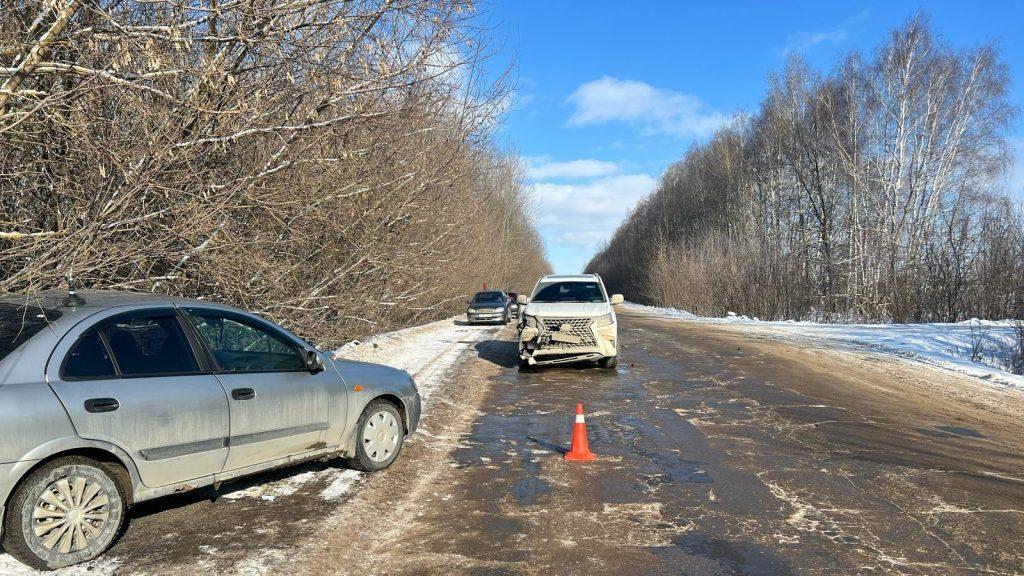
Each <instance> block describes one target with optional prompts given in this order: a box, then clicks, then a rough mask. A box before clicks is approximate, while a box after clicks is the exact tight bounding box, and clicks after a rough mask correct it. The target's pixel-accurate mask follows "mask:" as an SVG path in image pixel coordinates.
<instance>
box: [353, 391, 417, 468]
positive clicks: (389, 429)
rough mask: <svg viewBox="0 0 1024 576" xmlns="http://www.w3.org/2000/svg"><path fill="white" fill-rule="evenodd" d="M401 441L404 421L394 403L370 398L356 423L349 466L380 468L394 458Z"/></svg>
mask: <svg viewBox="0 0 1024 576" xmlns="http://www.w3.org/2000/svg"><path fill="white" fill-rule="evenodd" d="M404 441H405V425H403V424H402V416H401V415H400V414H399V413H398V409H397V408H395V405H394V404H392V403H391V402H388V401H387V400H374V401H373V402H370V403H369V404H368V405H367V406H366V409H364V410H363V415H362V416H360V417H359V422H357V423H356V454H355V456H354V457H353V458H351V459H349V461H348V463H349V466H351V467H353V468H355V469H356V470H362V471H363V472H375V471H377V470H383V469H385V468H387V467H388V466H390V465H391V463H392V462H394V461H395V458H398V453H399V452H401V451H402V444H403V443H404Z"/></svg>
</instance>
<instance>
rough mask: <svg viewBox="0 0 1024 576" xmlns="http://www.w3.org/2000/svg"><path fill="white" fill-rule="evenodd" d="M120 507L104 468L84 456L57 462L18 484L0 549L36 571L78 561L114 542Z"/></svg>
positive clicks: (121, 500) (117, 492) (114, 486)
mask: <svg viewBox="0 0 1024 576" xmlns="http://www.w3.org/2000/svg"><path fill="white" fill-rule="evenodd" d="M124 509H125V505H124V498H123V497H122V496H121V492H120V490H119V488H118V486H117V482H116V481H115V480H114V479H113V478H112V477H111V474H110V472H109V468H107V467H106V466H105V465H103V464H100V463H99V462H95V461H92V460H88V459H85V458H78V457H70V458H61V459H59V460H55V461H53V462H51V463H49V464H47V465H45V466H43V467H42V468H40V469H38V470H36V471H35V472H33V473H32V474H30V475H29V476H28V477H27V478H25V480H24V481H23V482H22V483H21V484H20V485H19V486H18V489H17V490H16V491H15V493H14V496H13V497H12V501H11V507H10V509H9V510H8V513H7V519H6V525H5V530H4V542H3V544H4V549H5V550H7V551H8V552H9V553H10V554H11V555H12V556H14V557H15V558H17V559H18V560H20V561H22V562H24V563H25V564H28V565H29V566H32V567H34V568H39V569H46V568H51V569H52V568H60V567H63V566H69V565H71V564H77V563H79V562H84V561H86V560H90V559H92V558H95V557H97V556H99V555H100V554H102V553H103V552H105V551H106V550H107V548H109V547H110V545H111V544H113V543H114V540H115V539H116V538H117V536H118V533H119V532H120V531H121V525H122V523H123V522H124Z"/></svg>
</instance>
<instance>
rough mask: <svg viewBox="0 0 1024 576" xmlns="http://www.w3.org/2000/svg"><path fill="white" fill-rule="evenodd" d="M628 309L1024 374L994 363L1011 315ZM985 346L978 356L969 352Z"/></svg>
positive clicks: (992, 373)
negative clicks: (848, 319)
mask: <svg viewBox="0 0 1024 576" xmlns="http://www.w3.org/2000/svg"><path fill="white" fill-rule="evenodd" d="M625 306H626V307H627V308H629V309H631V310H637V311H640V312H646V313H648V314H654V315H657V316H662V317H666V318H677V319H681V320H693V321H699V322H708V323H721V324H730V325H742V326H743V327H744V329H746V330H748V331H750V332H754V333H759V334H763V335H765V336H768V337H770V338H773V339H777V340H796V341H800V342H801V343H805V342H807V341H813V342H822V341H824V342H828V343H831V344H834V345H839V346H842V347H846V348H854V349H857V348H859V349H869V350H872V351H876V352H882V353H886V354H892V355H894V356H899V357H901V358H904V359H907V360H911V361H917V362H921V363H924V364H928V365H931V366H936V367H938V368H943V369H945V370H950V371H952V372H957V373H960V374H965V375H967V376H973V377H975V378H979V379H981V380H983V381H985V382H988V383H992V384H996V385H999V386H1001V387H1004V388H1010V389H1014V390H1017V391H1022V392H1024V376H1018V375H1015V374H1011V373H1010V372H1007V371H1005V370H1003V369H1001V368H1000V366H999V365H1000V363H1002V362H1004V361H1005V360H1004V358H1005V357H1006V355H1007V354H1009V353H1010V351H1011V350H1013V346H1014V343H1015V338H1016V332H1015V328H1014V326H1013V323H1012V321H1011V320H968V321H965V322H959V323H956V324H942V323H932V324H821V323H816V322H795V321H785V322H763V321H760V320H758V319H757V318H748V317H746V316H735V315H733V316H729V317H726V318H704V317H700V316H695V315H693V314H691V313H689V312H686V311H683V310H676V309H675V308H655V307H653V306H643V305H640V304H632V303H628V304H625ZM976 344H977V345H978V346H980V347H981V348H982V349H983V350H984V351H985V352H984V353H983V354H982V358H981V359H980V361H978V362H973V361H971V360H970V356H971V352H972V351H973V350H974V349H975V348H976V346H975V345H976Z"/></svg>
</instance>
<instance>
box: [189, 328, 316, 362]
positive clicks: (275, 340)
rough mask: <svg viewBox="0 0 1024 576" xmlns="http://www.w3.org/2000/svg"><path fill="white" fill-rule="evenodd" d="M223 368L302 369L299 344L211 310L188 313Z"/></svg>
mask: <svg viewBox="0 0 1024 576" xmlns="http://www.w3.org/2000/svg"><path fill="white" fill-rule="evenodd" d="M189 318H190V319H191V321H192V324H193V325H194V326H195V327H196V330H197V331H198V332H199V335H200V336H201V337H202V338H203V340H204V341H205V342H206V345H207V346H208V347H209V348H210V351H211V352H212V353H213V357H214V358H216V359H217V364H219V365H220V368H221V369H222V370H224V371H225V372H275V371H282V370H288V371H292V370H296V371H297V370H305V369H306V360H305V358H304V357H303V354H302V352H301V351H300V350H299V348H298V347H297V346H295V345H293V344H292V343H291V342H289V341H287V340H285V339H284V338H283V337H281V336H278V335H277V334H274V333H273V332H271V331H270V330H267V329H265V328H263V327H261V326H257V325H255V324H250V323H248V322H243V321H241V320H236V319H234V318H228V317H224V316H217V315H213V314H209V315H207V314H193V313H190V314H189Z"/></svg>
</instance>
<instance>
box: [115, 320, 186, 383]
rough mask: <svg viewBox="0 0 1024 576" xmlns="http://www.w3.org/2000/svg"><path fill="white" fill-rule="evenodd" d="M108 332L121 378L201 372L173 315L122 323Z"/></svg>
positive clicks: (116, 323)
mask: <svg viewBox="0 0 1024 576" xmlns="http://www.w3.org/2000/svg"><path fill="white" fill-rule="evenodd" d="M105 332H106V336H107V341H108V342H109V343H110V349H111V351H112V352H113V353H114V360H116V361H117V366H118V367H119V368H120V369H121V375H122V376H153V375H158V374H188V373H194V372H198V371H199V364H198V363H197V362H196V359H195V356H194V355H193V354H192V349H191V348H190V347H189V344H188V341H187V340H185V335H184V334H183V333H182V331H181V327H180V326H179V325H178V319H177V318H176V317H175V316H173V315H168V316H148V317H136V318H128V319H124V320H119V321H116V322H114V323H113V324H111V325H110V326H108V327H107V328H106V330H105Z"/></svg>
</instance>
